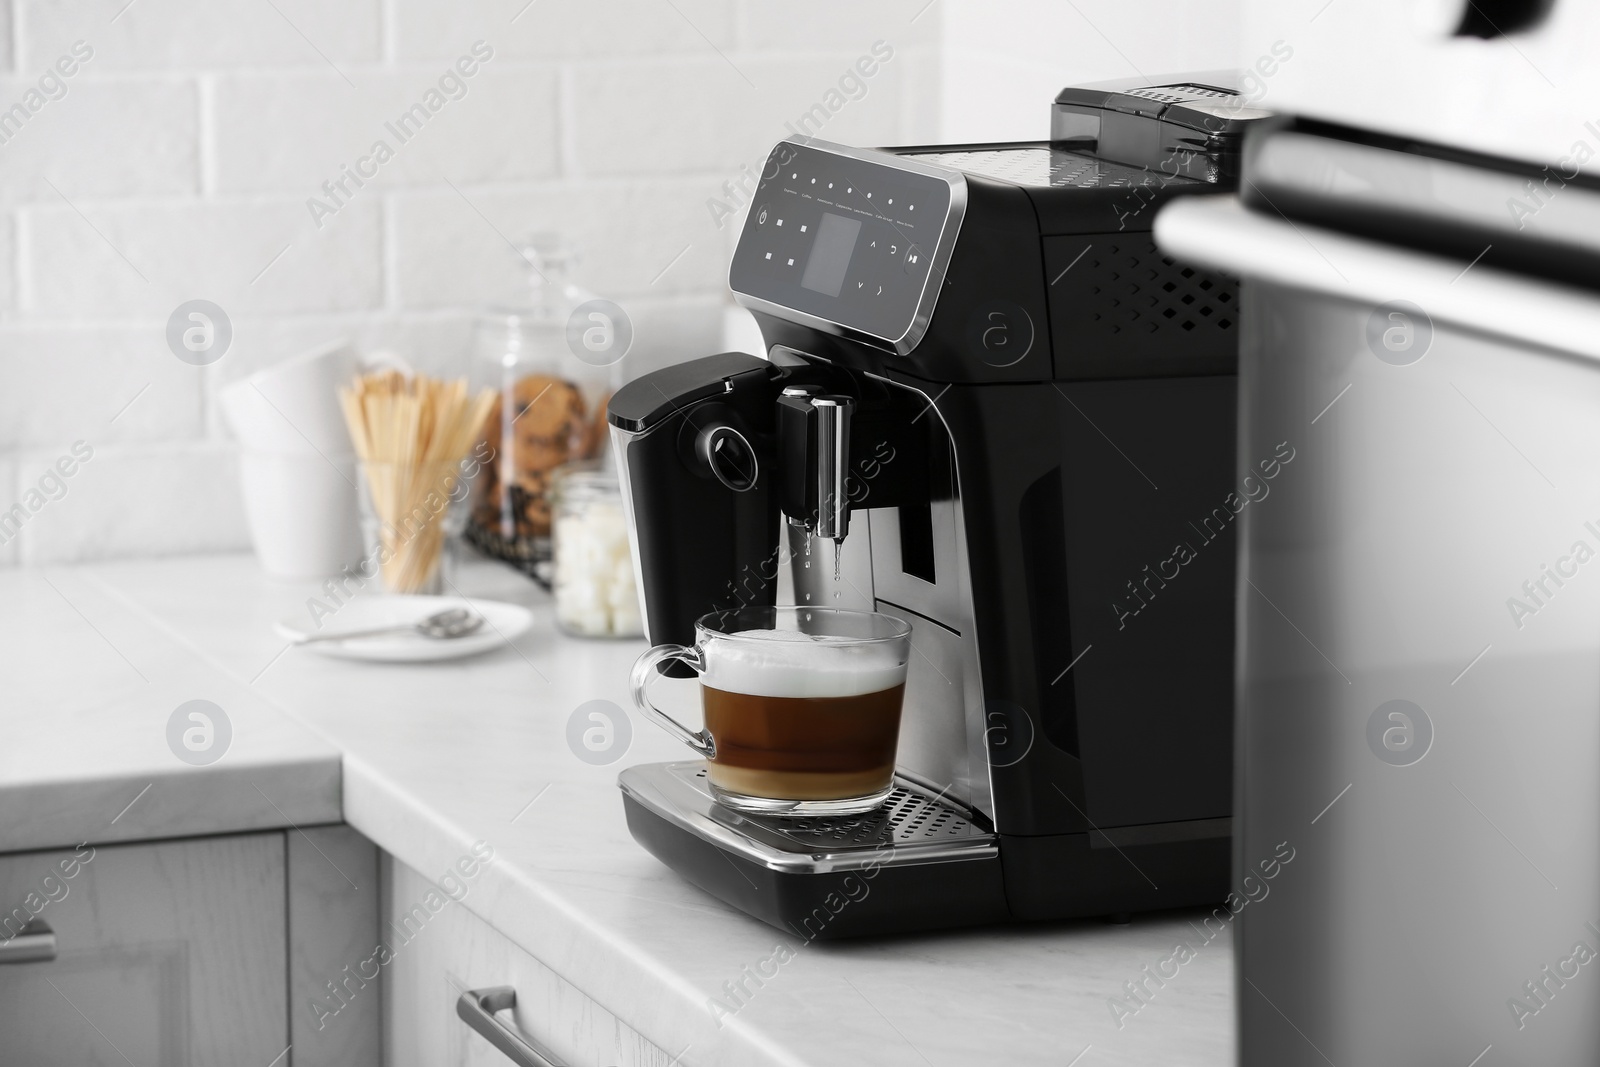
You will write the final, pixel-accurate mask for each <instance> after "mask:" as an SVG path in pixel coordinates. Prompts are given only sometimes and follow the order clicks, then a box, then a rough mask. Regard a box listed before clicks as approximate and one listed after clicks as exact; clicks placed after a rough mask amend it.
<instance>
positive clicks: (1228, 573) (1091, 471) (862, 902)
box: [609, 77, 1262, 939]
mask: <svg viewBox="0 0 1600 1067" xmlns="http://www.w3.org/2000/svg"><path fill="white" fill-rule="evenodd" d="M1227 85H1228V82H1227V81H1224V80H1222V78H1220V77H1213V78H1209V79H1206V80H1204V81H1202V80H1199V79H1193V80H1184V81H1178V82H1175V83H1173V84H1161V85H1153V86H1152V85H1138V86H1131V87H1130V86H1121V87H1113V88H1095V89H1078V88H1074V89H1067V90H1064V91H1063V92H1062V93H1061V94H1060V95H1059V96H1058V98H1057V99H1056V101H1055V105H1054V111H1053V113H1052V125H1051V130H1052V139H1051V140H1050V141H1048V142H1029V143H1004V144H976V145H960V146H939V147H916V148H894V149H877V150H863V149H857V148H849V147H845V146H843V145H837V144H830V143H827V142H824V141H820V140H815V139H808V138H793V139H789V140H785V141H783V142H781V143H779V144H778V145H777V146H776V147H775V148H774V149H773V151H772V153H771V155H770V156H769V158H768V160H767V163H766V166H765V168H764V171H763V174H762V178H761V181H760V184H759V186H758V188H757V189H756V192H755V194H754V196H753V199H752V207H751V209H750V212H749V215H748V218H747V219H746V222H745V225H744V229H743V232H742V234H741V235H740V239H739V243H738V247H737V249H736V251H735V252H734V256H733V262H732V267H731V269H730V272H729V284H730V286H731V288H732V290H733V293H734V295H735V297H736V299H737V300H738V301H739V302H740V303H741V304H742V305H744V306H745V307H746V308H748V309H749V310H750V311H751V312H752V313H753V314H754V315H755V317H756V319H757V320H758V322H759V323H760V326H761V331H762V335H763V338H764V340H765V343H766V347H767V358H766V359H758V358H756V357H753V356H749V355H744V354H738V353H725V354H721V355H714V356H708V357H705V358H703V359H698V360H694V361H692V362H688V363H683V364H680V365H677V366H672V367H668V368H666V369H663V370H660V371H657V372H655V373H652V374H648V375H645V376H643V377H641V378H639V379H637V380H635V381H633V382H631V383H630V384H628V385H627V386H625V387H624V388H622V389H620V390H619V391H618V392H617V393H616V395H615V396H614V397H613V398H612V400H611V403H610V408H609V418H610V423H611V428H612V434H613V440H614V442H615V444H616V446H617V447H616V454H617V457H618V465H619V471H620V474H621V477H622V483H623V488H624V494H625V500H626V504H627V508H628V514H629V525H630V528H631V534H632V538H633V550H634V561H635V564H636V566H637V569H638V579H639V588H640V590H641V593H642V596H643V600H644V610H645V616H646V625H647V629H648V634H649V637H650V639H651V641H652V642H654V643H661V642H678V643H683V644H692V643H693V642H694V622H695V619H696V618H698V617H699V616H701V615H703V614H705V613H708V612H711V611H717V610H723V609H729V608H737V607H742V606H746V605H770V604H773V603H775V602H782V601H780V600H779V598H780V597H782V598H783V599H784V600H788V599H789V598H791V597H792V600H793V602H794V603H797V604H817V605H826V606H834V607H854V608H860V609H863V610H874V611H882V612H886V613H889V614H892V615H895V616H898V617H900V618H902V619H905V620H906V621H908V622H910V623H911V624H912V626H913V633H912V638H911V640H912V647H913V652H912V662H911V666H910V669H909V674H908V679H907V685H906V694H905V706H904V714H903V720H902V727H901V736H900V746H899V752H898V759H897V777H896V788H895V790H894V792H893V794H892V796H891V798H890V800H889V802H888V803H887V805H886V806H885V807H884V808H883V809H881V810H880V811H878V812H876V813H873V814H871V815H868V816H862V817H849V818H844V817H833V818H821V819H818V818H811V819H805V818H781V817H763V816H749V815H741V814H738V813H736V812H733V811H730V810H728V809H726V808H724V807H722V806H721V805H719V804H717V803H716V802H715V801H714V800H713V799H712V796H711V793H710V790H709V789H708V788H707V786H706V783H705V768H704V765H703V764H702V763H699V762H694V761H691V762H683V763H667V764H651V765H644V766H636V767H632V768H629V769H627V770H625V771H624V772H623V773H622V774H621V776H620V778H619V785H620V787H621V790H622V794H623V800H624V805H625V809H626V813H627V820H628V825H629V828H630V830H631V831H632V833H633V835H634V837H635V838H636V839H637V840H638V841H639V842H640V843H641V844H643V845H644V847H645V848H647V849H648V850H649V851H650V852H652V853H653V854H654V855H656V856H657V857H658V858H660V859H661V860H662V861H663V862H665V863H666V864H668V865H669V866H671V867H673V868H674V869H675V870H677V871H678V872H679V873H681V874H682V875H683V876H684V877H686V878H688V879H689V880H690V881H691V882H693V883H694V884H696V885H698V886H700V887H701V888H703V889H705V890H706V891H708V892H710V893H711V894H713V895H715V896H717V897H719V898H721V899H722V900H724V901H726V902H727V903H729V904H731V905H733V906H734V907H737V908H739V909H741V910H743V911H745V912H747V913H749V914H751V915H753V916H756V917H758V918H761V919H763V920H765V921H767V922H769V923H772V924H773V925H776V926H779V927H781V928H786V929H789V930H791V931H792V932H794V933H796V934H798V935H800V936H802V937H805V938H808V939H810V938H822V937H829V938H831V937H842V936H852V935H860V934H867V933H887V932H893V931H901V930H913V929H930V928H936V927H945V926H955V925H965V924H974V923H989V922H997V921H1004V920H1010V919H1020V920H1036V919H1057V918H1066V917H1072V916H1097V915H1111V916H1122V915H1126V914H1127V913H1130V912H1134V911H1143V910H1151V909H1158V908H1172V907H1180V906H1186V905H1195V904H1201V903H1209V902H1214V901H1220V900H1221V899H1222V898H1223V897H1224V896H1225V895H1226V894H1227V892H1228V875H1229V858H1230V830H1231V821H1230V814H1231V803H1232V795H1231V790H1232V724H1233V684H1232V674H1233V640H1234V631H1233V615H1234V553H1235V545H1234V536H1233V525H1232V519H1233V517H1234V515H1235V514H1236V513H1237V510H1238V507H1241V506H1242V504H1239V503H1238V502H1239V501H1240V500H1241V499H1242V497H1241V496H1240V495H1239V494H1240V489H1239V486H1238V485H1236V484H1235V474H1234V435H1235V431H1234V410H1235V385H1236V378H1235V373H1236V364H1237V354H1236V342H1235V334H1236V326H1235V324H1236V321H1237V317H1238V312H1237V309H1236V304H1237V290H1236V288H1235V286H1234V285H1233V284H1232V283H1230V282H1228V281H1226V280H1224V279H1223V278H1222V277H1220V276H1217V275H1214V274H1209V273H1206V272H1204V271H1200V270H1197V269H1194V268H1192V267H1189V266H1186V265H1185V264H1183V263H1180V262H1175V261H1174V260H1173V259H1171V258H1169V257H1167V256H1165V255H1163V254H1162V253H1161V252H1160V251H1158V250H1157V249H1156V247H1155V245H1154V243H1153V242H1152V239H1151V234H1150V227H1151V222H1152V220H1153V218H1154V216H1155V214H1156V211H1157V209H1158V208H1159V207H1160V206H1161V205H1163V204H1165V203H1167V202H1168V201H1171V200H1173V199H1174V198H1176V197H1182V196H1194V195H1203V194H1210V193H1217V192H1222V191H1228V190H1231V189H1232V188H1234V187H1235V184H1236V174H1237V153H1238V143H1239V139H1240V134H1241V131H1242V129H1243V128H1244V127H1245V126H1246V125H1247V124H1248V123H1249V122H1250V121H1251V120H1253V119H1255V118H1257V117H1259V116H1260V115H1261V114H1262V113H1261V112H1260V111H1258V110H1256V109H1254V108H1252V107H1251V106H1250V104H1249V101H1247V100H1246V99H1244V98H1243V97H1241V96H1240V95H1239V94H1238V93H1237V92H1236V91H1235V90H1232V89H1229V88H1227V87H1226V86H1227Z"/></svg>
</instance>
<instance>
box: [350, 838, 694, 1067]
mask: <svg viewBox="0 0 1600 1067" xmlns="http://www.w3.org/2000/svg"><path fill="white" fill-rule="evenodd" d="M382 863H383V892H382V901H383V905H382V906H383V916H384V923H383V927H384V931H383V932H384V940H385V944H386V945H387V946H388V947H389V948H390V949H391V952H392V959H391V960H390V962H389V963H388V964H387V965H386V968H385V969H386V974H385V977H384V1012H383V1018H384V1022H383V1026H384V1047H385V1049H386V1050H387V1059H386V1061H385V1063H386V1067H508V1065H509V1064H510V1063H511V1062H512V1061H511V1060H510V1059H508V1058H507V1056H506V1055H505V1054H504V1053H502V1052H500V1051H499V1050H498V1049H496V1048H494V1047H493V1046H492V1045H491V1044H490V1043H489V1042H488V1041H487V1040H485V1039H484V1038H482V1037H480V1036H479V1035H478V1034H477V1033H475V1032H474V1031H473V1030H472V1029H471V1028H470V1027H468V1026H467V1024H466V1023H465V1022H463V1021H462V1020H461V1019H460V1017H459V1016H458V1015H457V1013H456V1002H457V1000H459V999H460V997H461V995H462V994H463V993H465V992H467V991H468V990H477V989H484V988H489V987H496V986H510V987H512V988H513V989H515V991H516V1007H515V1008H513V1009H509V1010H506V1011H503V1012H501V1013H500V1014H499V1018H500V1020H501V1021H502V1022H505V1023H508V1024H510V1025H512V1026H514V1027H515V1028H516V1029H517V1030H519V1031H521V1033H523V1034H525V1035H527V1037H529V1038H531V1039H532V1040H533V1041H534V1042H536V1043H538V1044H539V1045H542V1046H544V1047H545V1048H546V1049H548V1050H549V1051H550V1052H552V1053H553V1054H554V1055H555V1057H556V1058H557V1061H558V1062H560V1063H563V1064H570V1065H571V1067H601V1065H615V1067H671V1065H672V1064H674V1063H676V1059H675V1058H674V1056H672V1055H670V1054H668V1053H667V1052H666V1051H664V1050H663V1049H661V1048H660V1047H659V1046H657V1045H655V1044H653V1043H651V1042H650V1041H649V1040H647V1039H646V1038H645V1037H643V1036H642V1035H640V1034H639V1033H638V1032H637V1031H635V1030H633V1029H632V1028H631V1027H629V1026H628V1025H627V1024H625V1023H623V1022H622V1021H621V1020H619V1019H617V1017H616V1016H614V1015H612V1014H611V1013H610V1012H608V1011H607V1010H605V1009H604V1008H602V1007H601V1006H600V1005H598V1004H596V1003H595V1002H594V1001H593V1000H591V999H589V997H588V996H587V995H585V994H584V993H583V992H582V991H581V990H579V989H577V988H576V987H575V986H573V985H572V984H571V983H569V982H567V981H565V980H564V979H563V978H562V977H561V976H560V975H558V974H556V973H555V972H554V971H552V970H551V969H550V968H548V967H546V966H545V965H544V964H542V963H540V962H539V961H538V960H537V959H535V958H534V957H533V956H531V955H529V954H528V953H526V952H524V951H523V950H522V949H520V948H518V947H517V946H516V945H514V944H512V942H511V941H510V939H508V938H507V937H506V936H505V935H504V934H502V933H500V932H499V931H498V930H496V929H495V928H494V927H492V926H490V925H489V924H488V923H486V922H484V921H483V920H482V919H480V918H478V917H477V916H476V915H474V914H472V912H471V911H470V910H469V905H470V901H471V893H472V888H471V887H472V883H471V881H470V880H468V879H464V878H459V877H456V878H447V877H446V876H441V878H440V883H441V884H439V885H436V884H434V883H433V882H431V881H429V880H428V879H427V878H425V877H423V876H422V875H421V874H419V873H417V872H416V871H414V870H412V869H411V868H409V867H407V866H406V865H405V864H403V863H400V862H399V861H397V860H395V859H393V858H392V857H390V856H387V855H385V856H383V857H382ZM442 887H448V888H450V889H453V890H454V891H455V893H456V894H457V895H460V894H463V893H464V895H461V896H460V900H452V899H450V897H451V894H450V893H447V892H445V891H444V888H442ZM430 905H437V910H432V908H431V907H430Z"/></svg>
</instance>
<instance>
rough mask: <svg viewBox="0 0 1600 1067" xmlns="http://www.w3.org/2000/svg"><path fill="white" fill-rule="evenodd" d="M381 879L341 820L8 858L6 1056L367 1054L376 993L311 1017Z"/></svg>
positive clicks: (31, 1062) (313, 1057)
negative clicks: (320, 1023)
mask: <svg viewBox="0 0 1600 1067" xmlns="http://www.w3.org/2000/svg"><path fill="white" fill-rule="evenodd" d="M376 882H377V862H376V850H375V849H374V848H373V846H372V845H371V844H370V843H369V842H367V841H365V839H363V838H361V837H360V835H359V834H356V833H355V832H354V831H352V830H350V829H349V828H348V827H342V826H331V827H314V828H308V829H306V830H289V831H270V832H264V833H247V834H235V835H229V836H221V837H208V838H198V839H190V840H177V841H160V842H149V843H137V844H119V845H99V846H97V845H93V844H85V845H81V846H79V847H78V848H75V849H60V850H50V851H39V852H23V853H13V854H10V855H5V856H0V907H4V908H5V909H6V910H5V911H4V912H3V913H0V960H7V959H8V958H9V959H10V960H16V961H17V962H5V963H3V964H0V1061H3V1062H5V1063H7V1064H13V1063H14V1064H18V1065H26V1067H56V1065H60V1067H67V1065H71V1067H90V1065H92V1067H101V1065H105V1067H113V1065H115V1067H124V1065H126V1064H129V1063H133V1064H139V1065H141V1067H142V1065H145V1064H150V1065H157V1064H159V1065H161V1067H189V1065H191V1064H192V1065H195V1067H201V1065H210V1064H243V1065H250V1064H255V1065H258V1067H291V1065H293V1067H324V1065H329V1067H331V1065H333V1064H338V1065H340V1067H376V1065H377V1063H378V1039H379V1030H378V1015H377V1013H378V1010H379V1003H378V998H377V997H375V996H370V997H368V999H367V1003H364V1004H358V1003H356V1002H353V1001H352V1002H351V1003H350V1004H349V1005H348V1006H347V1007H346V1009H345V1010H344V1011H342V1012H340V1013H339V1014H338V1015H337V1016H336V1017H335V1018H334V1019H333V1020H331V1021H329V1022H330V1024H329V1025H325V1026H324V1027H323V1028H321V1029H320V1030H318V1029H316V1028H315V1027H314V1026H313V1025H312V1022H313V1020H314V1019H315V1018H316V1014H315V1012H314V1010H313V1009H312V1004H313V1003H314V1002H315V1001H316V1000H317V999H318V998H319V996H320V997H324V998H325V997H327V996H328V992H327V983H328V982H330V981H331V980H332V979H334V978H335V977H337V976H338V975H339V974H340V968H341V967H342V966H343V965H344V963H345V962H347V960H348V959H354V958H355V956H354V948H353V947H352V946H353V945H354V944H357V943H361V942H367V941H370V940H371V938H372V937H375V936H376V927H377V884H376ZM363 883H364V885H363ZM24 922H32V923H33V924H34V925H33V926H32V927H30V934H32V936H31V937H29V936H27V935H24V936H23V937H15V938H11V940H10V941H6V940H5V939H6V938H8V937H11V935H13V934H15V933H17V932H18V931H19V930H20V929H21V927H22V925H23V923H24ZM41 924H42V925H41ZM44 928H48V931H49V935H53V951H52V946H51V944H50V937H49V936H47V935H45V934H43V933H42V931H43V930H44ZM30 945H31V946H34V948H35V949H36V951H33V952H29V951H27V948H28V946H30ZM30 955H31V956H33V957H35V958H28V959H25V958H23V957H26V956H30ZM332 1024H336V1025H332ZM291 1046H292V1048H291Z"/></svg>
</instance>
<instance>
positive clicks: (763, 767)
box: [700, 630, 906, 800]
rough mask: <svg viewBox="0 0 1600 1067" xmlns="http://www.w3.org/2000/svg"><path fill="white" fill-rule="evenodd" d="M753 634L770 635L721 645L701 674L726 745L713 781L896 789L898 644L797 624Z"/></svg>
mask: <svg viewBox="0 0 1600 1067" xmlns="http://www.w3.org/2000/svg"><path fill="white" fill-rule="evenodd" d="M746 634H748V635H749V636H752V637H756V636H759V637H760V638H762V639H763V640H762V641H761V643H760V644H759V645H757V644H749V643H740V644H738V645H733V644H728V645H724V646H722V647H719V648H716V649H714V650H713V651H712V652H711V654H710V655H708V656H707V662H706V671H705V674H704V675H703V676H702V677H701V679H700V684H701V699H702V701H703V704H704V708H705V723H706V730H707V731H708V732H709V733H710V734H711V737H712V740H713V743H714V744H715V746H716V749H715V754H714V755H713V756H712V757H711V759H710V760H709V762H708V776H709V778H710V780H711V784H712V785H715V786H717V787H718V788H719V789H724V790H726V791H728V792H730V793H741V794H744V795H746V796H758V797H772V798H775V799H785V800H836V799H840V798H843V797H857V796H862V795H865V794H868V793H875V792H878V791H880V790H883V789H887V788H888V787H889V783H890V782H891V781H893V779H894V756H895V746H896V743H897V742H898V740H899V737H900V704H901V699H902V697H903V696H904V695H905V680H906V668H905V664H904V663H897V662H896V658H897V657H896V656H895V654H894V650H893V649H890V648H885V647H882V646H877V645H859V644H850V643H845V642H842V641H839V640H838V639H835V638H830V637H828V636H825V635H824V636H812V635H810V634H803V633H796V632H794V631H784V630H767V631H746ZM738 636H745V634H741V635H738Z"/></svg>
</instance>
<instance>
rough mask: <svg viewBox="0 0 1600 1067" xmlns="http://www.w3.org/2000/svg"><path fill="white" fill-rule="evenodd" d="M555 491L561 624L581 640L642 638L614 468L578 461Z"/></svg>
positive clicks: (561, 475) (562, 473) (558, 479)
mask: <svg viewBox="0 0 1600 1067" xmlns="http://www.w3.org/2000/svg"><path fill="white" fill-rule="evenodd" d="M554 483H555V484H554V489H553V492H552V505H551V506H552V509H553V516H554V522H553V527H554V535H555V536H554V541H555V545H554V549H555V565H554V568H553V571H554V574H553V581H552V591H553V592H554V594H555V600H556V624H557V625H559V626H560V627H561V629H562V630H563V631H564V632H566V633H568V634H572V635H573V636H576V637H642V636H643V635H644V618H643V615H642V614H641V612H640V607H639V590H638V586H637V584H636V583H635V581H634V573H633V557H632V556H631V554H630V553H629V549H628V518H627V514H626V513H625V512H624V511H623V509H622V488H621V486H620V485H619V484H618V482H617V474H616V471H614V470H608V469H606V468H604V467H603V466H602V465H601V464H599V463H594V462H590V463H577V464H571V465H568V466H566V467H563V468H561V469H560V470H559V471H557V472H556V475H555V479H554Z"/></svg>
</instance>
